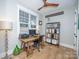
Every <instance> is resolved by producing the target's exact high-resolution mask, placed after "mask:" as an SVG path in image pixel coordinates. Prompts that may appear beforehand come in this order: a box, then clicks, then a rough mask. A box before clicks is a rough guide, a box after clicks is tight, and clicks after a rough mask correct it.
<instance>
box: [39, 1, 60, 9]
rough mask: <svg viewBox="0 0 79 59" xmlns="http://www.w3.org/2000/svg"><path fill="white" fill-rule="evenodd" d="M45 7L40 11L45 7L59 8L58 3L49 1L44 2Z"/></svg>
mask: <svg viewBox="0 0 79 59" xmlns="http://www.w3.org/2000/svg"><path fill="white" fill-rule="evenodd" d="M43 3H44V5H43V6H42V7H40V8H39V9H38V10H41V9H42V8H44V7H48V6H53V7H57V6H58V5H59V4H57V3H48V2H47V0H43Z"/></svg>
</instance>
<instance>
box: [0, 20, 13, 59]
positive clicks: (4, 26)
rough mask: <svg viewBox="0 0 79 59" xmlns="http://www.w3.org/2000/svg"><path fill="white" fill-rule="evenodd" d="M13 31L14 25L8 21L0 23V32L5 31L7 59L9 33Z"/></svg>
mask: <svg viewBox="0 0 79 59" xmlns="http://www.w3.org/2000/svg"><path fill="white" fill-rule="evenodd" d="M11 29H12V23H11V22H8V21H0V30H3V31H5V57H4V59H8V31H9V30H11Z"/></svg>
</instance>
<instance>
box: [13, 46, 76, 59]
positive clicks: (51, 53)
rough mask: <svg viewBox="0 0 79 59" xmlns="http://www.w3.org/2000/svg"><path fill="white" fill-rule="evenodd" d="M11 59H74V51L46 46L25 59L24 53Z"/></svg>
mask: <svg viewBox="0 0 79 59" xmlns="http://www.w3.org/2000/svg"><path fill="white" fill-rule="evenodd" d="M12 59H76V55H75V51H74V50H73V49H70V48H65V47H62V46H60V47H57V46H54V45H46V46H45V47H44V48H43V49H40V52H38V51H37V50H34V52H33V54H32V55H30V56H28V57H26V52H22V53H21V54H20V55H18V56H12Z"/></svg>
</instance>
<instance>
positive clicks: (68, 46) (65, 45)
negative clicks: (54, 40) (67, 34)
mask: <svg viewBox="0 0 79 59" xmlns="http://www.w3.org/2000/svg"><path fill="white" fill-rule="evenodd" d="M60 45H61V46H64V47H67V48H72V49H74V47H73V46H71V45H68V44H63V43H60Z"/></svg>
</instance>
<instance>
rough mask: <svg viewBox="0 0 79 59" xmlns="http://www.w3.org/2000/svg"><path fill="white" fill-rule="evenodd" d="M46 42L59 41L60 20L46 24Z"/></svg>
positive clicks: (56, 43) (56, 42)
mask: <svg viewBox="0 0 79 59" xmlns="http://www.w3.org/2000/svg"><path fill="white" fill-rule="evenodd" d="M46 37H47V38H46V42H48V43H50V44H55V45H59V42H60V22H52V23H47V24H46Z"/></svg>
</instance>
